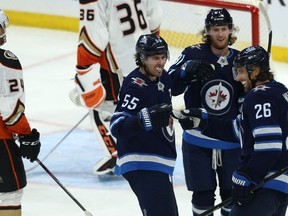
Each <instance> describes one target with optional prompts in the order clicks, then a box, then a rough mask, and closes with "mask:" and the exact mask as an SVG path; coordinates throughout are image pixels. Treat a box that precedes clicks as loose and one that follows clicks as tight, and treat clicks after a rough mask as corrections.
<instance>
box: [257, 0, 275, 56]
mask: <svg viewBox="0 0 288 216" xmlns="http://www.w3.org/2000/svg"><path fill="white" fill-rule="evenodd" d="M259 9H260V11H261V13H262V14H263V15H264V19H265V21H266V25H267V29H268V32H269V33H268V34H269V35H268V44H267V52H268V53H269V55H271V47H272V25H271V22H270V19H269V16H268V13H267V11H266V9H265V7H264V5H263V3H262V2H259Z"/></svg>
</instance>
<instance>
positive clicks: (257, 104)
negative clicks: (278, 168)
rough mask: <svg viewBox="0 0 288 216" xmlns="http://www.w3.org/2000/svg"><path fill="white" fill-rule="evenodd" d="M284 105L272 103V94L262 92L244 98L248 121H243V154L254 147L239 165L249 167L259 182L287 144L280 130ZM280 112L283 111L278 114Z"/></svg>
mask: <svg viewBox="0 0 288 216" xmlns="http://www.w3.org/2000/svg"><path fill="white" fill-rule="evenodd" d="M285 103H287V102H286V101H285ZM285 105H286V104H284V103H283V104H279V102H278V103H277V104H276V103H273V98H272V97H271V95H268V96H267V94H264V93H262V94H261V93H259V94H257V96H256V97H253V98H251V97H248V98H247V97H246V98H245V104H244V106H243V113H244V118H245V119H247V121H248V122H247V125H244V126H245V128H244V138H243V139H244V140H243V142H244V144H243V152H244V154H245V153H246V152H248V153H249V150H251V149H253V151H252V154H251V156H249V158H248V159H249V160H248V161H247V158H246V160H244V161H243V162H242V165H243V166H245V167H247V166H248V167H249V176H250V177H251V178H252V180H254V181H255V182H260V181H261V180H262V179H263V178H264V177H265V175H266V174H267V173H268V172H269V171H270V170H271V167H273V166H275V163H277V161H279V158H280V157H281V154H282V149H285V148H286V147H283V135H282V133H283V132H282V129H281V126H280V121H281V119H282V118H285V115H287V114H284V113H283V112H282V111H281V107H285ZM281 114H284V115H283V116H280V115H281ZM286 117H287V116H286ZM251 139H253V142H251Z"/></svg>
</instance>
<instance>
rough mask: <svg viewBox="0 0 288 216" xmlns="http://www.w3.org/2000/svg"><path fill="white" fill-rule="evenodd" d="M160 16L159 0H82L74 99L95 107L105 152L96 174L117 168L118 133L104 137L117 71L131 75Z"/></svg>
mask: <svg viewBox="0 0 288 216" xmlns="http://www.w3.org/2000/svg"><path fill="white" fill-rule="evenodd" d="M161 16H162V10H161V8H160V5H159V2H158V0H142V1H129V0H113V1H111V0H88V1H87V0H80V33H79V42H78V52H77V66H76V72H77V74H76V88H75V89H73V90H72V91H71V92H70V98H71V100H72V101H73V102H74V103H75V104H76V105H81V106H84V107H86V108H88V109H90V111H89V113H90V118H91V121H92V125H93V128H94V130H95V132H96V135H97V138H98V140H99V142H100V144H101V146H102V147H103V149H104V151H105V152H106V153H105V154H106V155H105V157H104V158H103V159H102V160H101V161H99V162H98V163H97V164H96V165H95V167H94V173H95V174H98V175H101V174H107V173H111V171H112V172H113V170H114V166H115V162H116V157H117V152H116V149H115V141H114V140H113V137H111V136H110V138H109V140H108V141H104V140H103V139H107V138H108V137H109V133H108V131H107V129H106V128H105V124H107V122H108V123H109V121H110V117H111V113H113V112H114V110H115V106H116V100H117V95H118V91H119V87H120V85H121V83H119V80H118V75H117V72H118V74H121V73H122V74H123V75H124V76H127V75H128V74H129V73H130V72H131V71H132V70H133V69H134V62H133V61H131V59H132V58H133V55H134V47H135V44H136V42H137V39H138V37H139V36H140V35H142V34H148V33H151V32H152V33H156V32H158V33H159V27H160V20H161ZM121 76H122V75H121ZM97 108H98V109H97ZM99 114H100V116H99ZM99 128H100V129H99ZM103 128H104V129H103ZM103 137H104V138H103Z"/></svg>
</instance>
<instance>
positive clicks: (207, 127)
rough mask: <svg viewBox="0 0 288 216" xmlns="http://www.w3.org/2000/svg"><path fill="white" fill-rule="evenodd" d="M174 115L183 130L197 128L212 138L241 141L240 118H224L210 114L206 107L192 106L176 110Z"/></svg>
mask: <svg viewBox="0 0 288 216" xmlns="http://www.w3.org/2000/svg"><path fill="white" fill-rule="evenodd" d="M173 115H174V117H175V118H177V119H178V120H179V123H180V125H181V127H182V128H183V130H190V129H193V128H197V129H199V130H201V132H202V134H204V135H206V136H209V137H211V138H215V139H219V140H224V141H227V142H239V137H240V131H239V129H240V128H239V125H240V121H241V120H240V118H241V115H239V116H238V117H237V118H236V119H224V118H218V117H213V116H210V115H209V114H208V113H207V111H206V110H205V109H202V108H201V109H200V108H190V109H186V110H181V111H174V110H173Z"/></svg>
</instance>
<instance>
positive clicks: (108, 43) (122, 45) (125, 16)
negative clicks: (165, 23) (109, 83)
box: [77, 0, 162, 76]
mask: <svg viewBox="0 0 288 216" xmlns="http://www.w3.org/2000/svg"><path fill="white" fill-rule="evenodd" d="M161 17H162V9H161V7H160V2H159V1H158V0H80V34H79V43H78V51H77V67H84V66H88V65H92V64H95V63H97V62H99V63H100V65H101V68H103V69H105V70H107V71H109V72H113V73H116V72H117V70H118V69H120V70H121V72H122V74H123V75H124V76H127V75H128V74H129V73H130V72H131V71H132V70H134V69H135V67H136V64H135V60H134V54H135V45H136V42H137V40H138V38H139V36H140V35H142V34H150V33H157V32H158V33H159V28H160V23H161Z"/></svg>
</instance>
